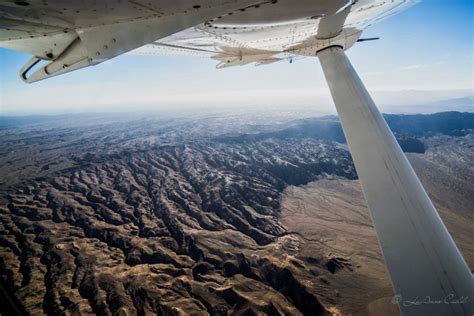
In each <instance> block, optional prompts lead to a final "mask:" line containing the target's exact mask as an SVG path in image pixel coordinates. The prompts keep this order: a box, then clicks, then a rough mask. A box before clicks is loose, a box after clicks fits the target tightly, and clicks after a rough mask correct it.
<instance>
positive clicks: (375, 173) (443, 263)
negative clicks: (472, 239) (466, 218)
mask: <svg viewBox="0 0 474 316" xmlns="http://www.w3.org/2000/svg"><path fill="white" fill-rule="evenodd" d="M318 56H319V59H320V61H321V65H322V68H323V71H324V74H325V76H326V80H327V82H328V85H329V88H330V90H331V94H332V97H333V100H334V103H335V104H336V108H337V111H338V113H339V117H340V119H341V123H342V127H343V129H344V134H345V135H346V138H347V142H348V144H349V147H350V150H351V153H352V157H353V160H354V163H355V166H356V169H357V172H358V174H359V178H360V181H361V183H362V187H363V191H364V195H365V198H366V200H367V204H368V206H369V210H370V213H371V216H372V220H373V223H374V226H375V230H376V233H377V237H378V240H379V244H380V246H381V249H382V252H383V255H384V259H385V263H386V265H387V268H388V271H389V274H390V278H391V280H392V284H393V288H394V292H395V293H396V298H397V300H398V302H399V305H400V309H401V311H402V314H403V315H416V316H419V315H431V316H432V315H443V316H446V315H469V316H472V315H474V281H473V275H472V272H471V271H470V270H469V267H468V266H467V264H466V262H465V261H464V258H463V257H462V255H461V253H460V252H459V250H458V248H457V247H456V244H455V243H454V241H453V239H452V238H451V236H450V234H449V232H448V231H447V229H446V227H445V225H444V223H443V221H442V220H441V218H440V217H439V215H438V213H437V211H436V209H435V208H434V206H433V204H432V203H431V201H430V199H429V197H428V195H427V194H426V192H425V190H424V188H423V186H422V184H421V182H420V181H419V179H418V178H417V176H416V174H415V172H414V171H413V169H412V167H411V165H410V163H409V161H408V159H407V158H406V156H405V155H404V153H403V152H402V150H401V148H400V146H399V145H398V143H397V141H396V139H395V137H394V136H393V134H392V132H391V131H390V129H389V127H388V125H387V123H386V122H385V120H384V119H383V117H382V115H381V114H380V112H379V110H378V109H377V107H376V105H375V103H374V101H373V100H372V98H371V97H370V95H369V93H368V92H367V90H366V88H365V87H364V84H363V83H362V81H361V80H360V78H359V76H358V75H357V73H356V71H355V70H354V68H353V67H352V65H351V63H350V61H349V59H348V58H347V57H346V55H345V53H344V51H343V49H342V48H341V47H338V46H332V47H328V48H325V49H323V50H321V51H320V52H318Z"/></svg>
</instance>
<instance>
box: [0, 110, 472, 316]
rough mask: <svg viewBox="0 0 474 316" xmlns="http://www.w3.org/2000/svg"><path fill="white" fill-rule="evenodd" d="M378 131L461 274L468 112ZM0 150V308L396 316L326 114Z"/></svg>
mask: <svg viewBox="0 0 474 316" xmlns="http://www.w3.org/2000/svg"><path fill="white" fill-rule="evenodd" d="M387 120H388V122H389V124H390V125H391V126H392V128H393V130H394V132H395V133H396V136H397V138H398V139H399V142H400V144H401V146H402V148H403V149H404V150H405V151H406V152H407V155H408V156H409V159H410V160H411V162H412V164H413V166H414V168H415V170H416V172H417V173H418V175H419V176H420V178H421V180H422V182H423V183H424V185H425V187H426V189H427V191H428V192H429V194H430V196H431V197H432V199H433V201H434V203H435V204H436V206H437V207H438V210H439V212H440V214H441V216H442V217H443V219H444V220H445V222H446V225H447V227H448V229H449V230H450V231H451V233H452V235H453V237H454V238H455V240H456V242H457V244H458V246H459V248H460V249H461V251H462V252H463V254H464V256H465V258H466V260H467V261H468V263H469V264H470V265H471V267H473V266H474V244H473V243H472V240H473V239H474V238H473V237H474V233H473V229H472V227H473V225H474V219H473V217H474V212H473V211H474V210H473V208H472V205H474V188H473V186H472V182H473V180H474V159H473V158H474V133H473V130H474V114H469V113H457V112H447V113H441V114H436V115H411V116H402V115H394V116H387ZM0 144H1V146H0V175H1V176H0V202H1V203H0V219H1V220H0V282H1V290H2V291H0V292H1V293H0V295H1V296H2V299H1V300H0V301H1V303H0V306H1V309H2V311H11V312H16V313H22V314H32V315H40V314H47V315H61V314H74V315H82V314H84V315H87V314H100V315H152V314H160V315H189V314H193V315H208V314H211V315H262V314H268V315H331V314H332V315H366V314H370V313H372V314H374V313H377V311H380V310H381V308H382V309H383V310H385V311H388V310H389V309H390V310H391V312H393V313H395V314H396V305H393V304H391V302H390V298H391V295H392V290H391V287H390V283H389V280H388V276H387V273H386V271H385V267H384V264H383V259H382V256H381V253H380V250H379V249H378V246H377V241H376V237H375V235H374V232H373V227H372V225H371V222H370V217H369V215H368V211H367V208H366V205H365V202H364V199H363V196H362V193H361V189H360V186H359V183H358V181H357V173H356V171H355V168H354V166H353V164H352V160H351V156H350V153H349V151H348V148H347V145H346V144H345V140H344V135H343V133H342V130H341V128H340V124H339V122H338V121H337V118H335V117H323V118H315V119H313V118H311V119H298V120H278V122H277V123H275V122H273V123H272V120H268V119H264V120H263V121H262V120H251V119H249V118H248V117H245V118H243V117H239V116H228V115H214V116H208V117H198V118H186V119H185V118H171V117H161V116H160V117H150V116H144V117H140V116H121V115H105V114H103V115H98V114H97V115H92V114H91V115H83V116H72V117H71V116H61V117H49V118H45V117H38V118H29V119H27V120H26V119H17V118H2V120H0ZM407 260H409V258H407ZM387 306H388V307H387ZM2 314H3V313H2Z"/></svg>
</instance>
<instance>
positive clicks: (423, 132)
mask: <svg viewBox="0 0 474 316" xmlns="http://www.w3.org/2000/svg"><path fill="white" fill-rule="evenodd" d="M384 117H385V119H386V121H387V123H388V125H389V126H390V128H391V129H392V131H393V132H394V134H395V136H396V137H397V140H398V142H399V144H400V146H401V147H402V149H403V150H404V151H405V152H414V153H423V152H424V151H425V146H424V144H423V142H422V141H421V140H419V139H418V138H419V137H424V136H432V135H435V134H443V135H450V136H464V135H466V134H468V133H471V132H472V131H473V130H474V113H467V112H466V113H461V112H443V113H436V114H430V115H422V114H416V115H392V114H386V115H384ZM268 138H276V139H289V138H311V139H319V140H328V141H335V142H339V143H345V142H346V140H345V137H344V133H343V131H342V127H341V124H340V123H339V120H338V118H337V117H336V116H325V117H323V118H314V119H305V120H298V121H296V122H294V123H293V124H292V125H291V126H290V127H288V128H286V129H283V130H280V131H275V132H267V133H257V134H246V135H238V136H225V137H220V138H219V140H220V141H221V142H225V143H246V142H254V141H260V140H264V139H268Z"/></svg>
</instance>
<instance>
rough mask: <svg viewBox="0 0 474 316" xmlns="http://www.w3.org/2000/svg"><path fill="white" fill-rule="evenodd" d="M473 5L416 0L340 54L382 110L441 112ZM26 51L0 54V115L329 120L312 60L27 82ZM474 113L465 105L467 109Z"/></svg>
mask: <svg viewBox="0 0 474 316" xmlns="http://www.w3.org/2000/svg"><path fill="white" fill-rule="evenodd" d="M473 30H474V1H472V0H451V1H446V0H424V1H421V2H420V3H419V4H417V5H415V6H413V7H411V8H410V9H408V10H406V11H403V12H401V13H399V14H397V15H395V16H393V17H390V18H388V19H385V20H383V21H381V22H379V23H377V24H375V25H372V26H371V27H369V28H367V29H366V30H365V31H364V34H363V37H380V38H381V39H380V40H378V41H371V42H363V43H358V44H356V45H355V46H354V47H353V48H351V49H350V50H349V51H348V52H347V54H348V56H349V58H350V59H351V61H352V63H353V65H354V67H355V68H356V69H357V70H358V72H359V75H360V76H361V78H362V80H363V81H364V83H365V84H366V86H367V88H368V90H369V91H370V92H371V94H372V95H373V97H374V99H375V101H376V103H377V104H378V105H379V106H380V107H381V109H382V110H383V111H385V112H392V113H398V112H407V113H408V112H410V113H412V112H420V113H423V112H435V111H442V110H446V109H449V108H445V104H446V102H440V101H444V100H449V99H459V98H466V97H468V98H471V99H470V100H474V99H473V98H472V97H473V96H474V56H473V54H474V53H473V52H474V34H473ZM29 58H30V57H29V56H28V55H26V54H22V53H18V52H13V51H8V50H5V49H0V115H28V114H59V113H82V112H114V111H124V112H129V111H139V110H153V109H174V110H176V111H181V110H185V109H189V108H193V107H194V108H204V107H217V108H221V107H225V108H232V107H237V108H246V107H248V108H254V107H256V106H259V105H260V106H266V107H272V106H275V108H276V109H282V108H285V109H287V110H288V109H290V110H291V109H295V110H296V109H302V108H311V109H315V110H317V111H318V113H328V114H329V113H333V112H334V111H335V110H334V106H333V104H332V101H331V97H330V94H329V90H328V88H327V84H326V82H325V80H324V76H323V73H322V70H321V67H320V65H319V62H318V60H317V58H306V59H303V60H298V61H295V62H293V63H292V64H290V63H287V62H280V63H275V64H271V65H265V66H261V67H254V66H252V65H247V66H243V67H232V68H227V69H222V70H217V69H215V65H216V62H215V61H213V60H210V59H206V58H196V57H194V58H192V57H169V56H139V55H129V54H126V55H122V56H119V57H117V58H114V59H112V60H110V61H107V62H105V63H103V64H100V65H98V66H95V67H89V68H86V69H82V70H79V71H76V72H72V73H69V74H66V75H62V76H59V77H55V78H51V79H48V80H45V81H41V82H37V83H34V84H25V83H23V82H22V81H21V80H20V79H19V77H18V71H19V69H20V68H21V67H22V66H23V64H25V63H26V61H27V60H29ZM472 111H474V105H473V109H472Z"/></svg>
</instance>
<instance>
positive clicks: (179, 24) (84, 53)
mask: <svg viewBox="0 0 474 316" xmlns="http://www.w3.org/2000/svg"><path fill="white" fill-rule="evenodd" d="M413 2H414V1H413V0H393V1H386V0H360V1H348V0H299V1H295V0H278V1H274V0H203V1H200V2H199V4H196V3H195V2H194V1H174V0H155V1H148V0H127V1H123V0H104V1H95V0H79V1H72V0H68V1H64V0H63V1H60V0H50V1H41V0H29V1H15V2H14V1H4V0H3V1H2V0H0V47H4V48H9V49H13V50H17V51H21V52H25V53H27V54H30V55H32V56H33V59H32V60H31V61H30V62H29V63H27V65H25V67H24V68H23V69H22V72H21V75H22V79H24V80H25V81H27V82H33V81H37V80H41V79H44V78H47V77H49V76H53V75H58V74H62V73H65V72H69V71H72V70H76V69H80V68H83V67H87V66H90V65H96V64H98V63H101V62H103V61H105V60H107V59H110V58H113V57H115V56H118V55H120V54H123V53H127V52H132V53H134V54H145V55H186V56H199V57H208V58H212V59H214V60H216V61H217V62H218V65H217V67H218V68H225V67H230V66H236V65H246V64H251V63H254V64H256V65H264V64H270V63H273V62H277V61H281V60H293V59H295V58H298V56H315V55H316V51H317V49H318V47H319V46H318V45H319V44H318V40H321V38H320V37H318V34H321V33H322V32H324V29H325V28H327V23H326V22H325V17H326V16H342V18H341V21H344V20H345V23H344V22H343V23H344V25H342V26H343V27H344V31H345V32H343V36H342V35H341V36H339V35H338V34H330V37H332V38H336V37H338V36H339V38H338V39H337V40H338V41H339V42H341V43H342V44H340V45H341V46H347V47H350V46H351V45H352V44H353V43H354V42H355V41H356V40H357V39H358V37H359V36H360V31H361V30H362V29H363V28H365V27H366V26H368V25H370V24H371V23H374V22H375V21H377V20H379V19H381V18H383V17H385V16H387V15H389V14H392V13H394V12H396V11H398V10H400V9H402V8H404V7H406V6H407V5H409V4H411V3H413ZM346 17H347V19H345V18H346ZM332 20H334V19H332ZM336 22H337V21H336ZM328 37H329V36H328ZM40 60H45V61H48V62H49V64H48V65H47V66H45V67H43V69H41V70H40V71H36V72H35V73H33V74H30V73H31V72H32V70H33V69H34V68H35V66H36V65H37V64H38V62H39V61H40Z"/></svg>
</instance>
